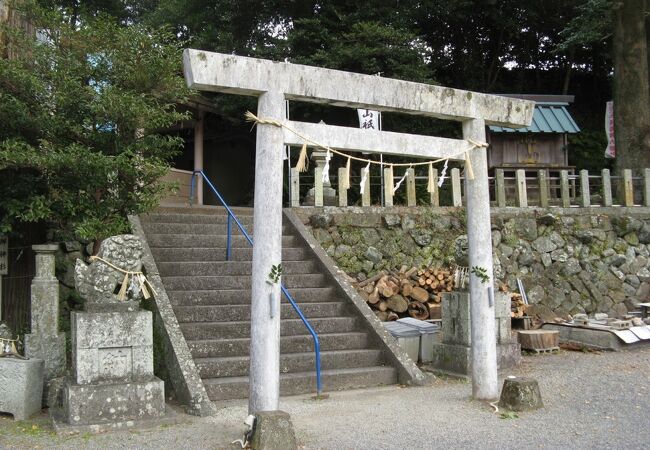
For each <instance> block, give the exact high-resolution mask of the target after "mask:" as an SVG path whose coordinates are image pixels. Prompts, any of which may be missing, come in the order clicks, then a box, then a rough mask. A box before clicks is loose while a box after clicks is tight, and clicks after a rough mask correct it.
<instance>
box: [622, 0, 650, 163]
mask: <svg viewBox="0 0 650 450" xmlns="http://www.w3.org/2000/svg"><path fill="white" fill-rule="evenodd" d="M646 3H647V0H620V1H618V2H615V3H614V11H613V14H614V126H615V135H616V171H617V172H618V173H619V174H620V173H621V172H622V170H623V169H643V168H650V87H649V81H648V47H647V45H648V44H647V38H646V21H645V15H644V12H645V11H646V6H647V4H646Z"/></svg>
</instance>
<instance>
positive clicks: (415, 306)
mask: <svg viewBox="0 0 650 450" xmlns="http://www.w3.org/2000/svg"><path fill="white" fill-rule="evenodd" d="M408 312H409V316H411V317H413V318H414V319H418V320H426V319H428V318H429V308H427V307H426V306H425V305H424V304H422V303H420V302H411V303H409V306H408Z"/></svg>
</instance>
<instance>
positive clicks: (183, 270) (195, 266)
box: [158, 260, 319, 277]
mask: <svg viewBox="0 0 650 450" xmlns="http://www.w3.org/2000/svg"><path fill="white" fill-rule="evenodd" d="M252 267H253V264H252V262H248V261H214V262H189V261H188V262H161V263H158V271H159V272H160V275H161V276H163V277H166V276H174V275H175V276H209V275H250V274H251V271H252ZM282 268H283V273H284V274H285V275H291V274H304V273H315V272H316V271H317V270H318V269H319V267H318V265H317V264H316V261H314V260H308V261H287V262H285V263H282Z"/></svg>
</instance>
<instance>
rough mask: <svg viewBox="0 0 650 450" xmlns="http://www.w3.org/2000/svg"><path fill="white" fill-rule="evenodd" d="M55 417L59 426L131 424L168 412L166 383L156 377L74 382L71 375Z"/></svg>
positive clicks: (66, 427)
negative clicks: (117, 380)
mask: <svg viewBox="0 0 650 450" xmlns="http://www.w3.org/2000/svg"><path fill="white" fill-rule="evenodd" d="M61 397H62V399H61V400H62V404H59V405H56V406H55V408H54V409H55V411H53V412H52V414H51V415H52V419H53V421H54V423H55V424H56V425H57V429H58V430H61V431H62V430H66V429H69V427H70V426H73V427H74V426H82V425H97V426H102V425H104V426H106V425H110V427H111V428H129V427H131V426H132V424H135V423H137V422H138V421H141V420H149V419H155V418H158V417H162V416H164V415H165V383H164V382H163V381H162V380H161V379H159V378H156V377H151V378H150V379H149V380H139V381H134V382H131V383H107V384H104V383H101V384H100V383H93V384H74V383H73V382H72V380H70V379H68V380H67V382H66V385H65V386H64V388H63V392H62V393H61Z"/></svg>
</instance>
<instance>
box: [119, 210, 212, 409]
mask: <svg viewBox="0 0 650 450" xmlns="http://www.w3.org/2000/svg"><path fill="white" fill-rule="evenodd" d="M129 222H130V224H131V229H132V231H133V234H134V235H136V236H138V237H139V238H140V239H141V240H142V247H143V256H142V263H143V266H144V268H145V270H146V275H147V279H148V280H149V282H150V283H151V285H152V286H153V288H154V289H155V291H156V296H155V302H153V304H154V305H155V311H154V327H156V328H157V331H159V333H160V335H162V336H163V339H164V341H163V346H164V348H165V355H164V360H165V365H166V366H167V370H168V371H169V378H170V379H169V380H165V381H170V382H171V384H172V387H173V388H174V392H175V393H176V396H177V397H178V401H179V402H180V403H182V404H183V405H184V406H185V407H186V409H187V413H188V414H192V415H196V416H209V415H214V414H215V413H216V408H215V406H214V404H213V403H212V401H210V398H209V397H208V394H207V392H206V390H205V387H204V386H203V380H201V377H200V376H199V372H198V370H197V368H196V365H195V364H194V359H192V354H191V353H190V349H189V347H188V346H187V342H186V341H185V337H184V336H183V333H182V331H181V329H180V326H179V324H178V320H177V319H176V314H175V313H174V310H173V309H172V305H171V302H170V301H169V297H167V292H166V291H165V287H164V285H163V283H162V279H161V278H160V274H159V273H158V268H157V267H156V263H155V261H154V259H153V255H152V254H151V249H150V248H149V244H148V243H147V238H146V236H145V234H144V230H143V229H142V224H141V223H140V219H139V218H138V217H137V216H129Z"/></svg>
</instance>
